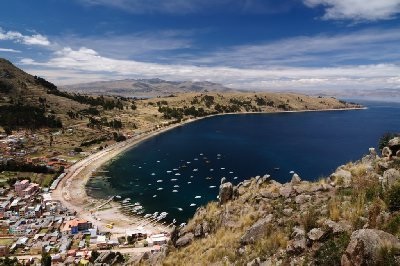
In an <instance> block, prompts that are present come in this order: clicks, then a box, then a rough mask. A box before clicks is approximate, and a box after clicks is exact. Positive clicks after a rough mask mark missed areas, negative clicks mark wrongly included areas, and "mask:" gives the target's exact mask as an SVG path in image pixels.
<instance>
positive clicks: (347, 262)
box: [341, 229, 400, 266]
mask: <svg viewBox="0 0 400 266" xmlns="http://www.w3.org/2000/svg"><path fill="white" fill-rule="evenodd" d="M382 248H394V249H398V248H400V241H399V240H398V239H397V237H395V236H394V235H391V234H389V233H386V232H384V231H381V230H376V229H361V230H357V231H355V232H353V234H352V235H351V238H350V243H349V245H348V246H347V248H346V251H345V253H344V254H343V256H342V259H341V264H342V265H343V266H353V265H379V263H380V261H379V260H380V257H379V256H380V251H381V250H382Z"/></svg>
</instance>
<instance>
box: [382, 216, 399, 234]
mask: <svg viewBox="0 0 400 266" xmlns="http://www.w3.org/2000/svg"><path fill="white" fill-rule="evenodd" d="M399 229H400V214H398V215H396V216H394V217H391V218H390V219H389V221H388V222H387V223H386V224H385V225H384V226H383V230H385V231H387V232H388V233H391V234H393V235H397V234H398V233H399Z"/></svg>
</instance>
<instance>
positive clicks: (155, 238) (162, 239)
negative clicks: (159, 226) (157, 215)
mask: <svg viewBox="0 0 400 266" xmlns="http://www.w3.org/2000/svg"><path fill="white" fill-rule="evenodd" d="M167 241H168V239H167V237H166V236H165V235H164V234H157V235H152V236H150V237H149V238H148V239H147V242H148V243H149V245H150V246H153V245H164V244H167Z"/></svg>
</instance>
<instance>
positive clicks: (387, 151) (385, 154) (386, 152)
mask: <svg viewBox="0 0 400 266" xmlns="http://www.w3.org/2000/svg"><path fill="white" fill-rule="evenodd" d="M392 154H393V153H392V151H391V150H390V148H389V147H383V149H382V156H383V157H386V158H390V156H392Z"/></svg>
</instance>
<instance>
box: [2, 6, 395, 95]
mask: <svg viewBox="0 0 400 266" xmlns="http://www.w3.org/2000/svg"><path fill="white" fill-rule="evenodd" d="M4 6H5V7H6V8H3V9H2V10H0V14H1V17H2V20H0V57H4V58H7V59H8V60H10V61H12V62H13V63H14V64H16V65H17V66H18V67H20V68H22V69H23V70H24V71H26V72H28V73H30V74H33V75H38V76H42V77H44V78H46V79H48V80H50V81H51V82H54V83H55V84H57V85H68V84H77V83H87V82H96V81H108V80H121V79H152V78H160V79H164V80H171V81H210V82H215V83H220V84H222V85H224V86H226V87H230V88H234V89H242V90H243V89H244V90H249V91H252V90H270V91H271V90H277V91H280V90H292V91H295V92H304V91H307V92H310V91H311V92H312V91H316V92H317V91H327V92H337V91H340V90H342V91H349V92H354V93H359V92H362V91H364V90H370V91H371V90H380V89H389V90H398V89H399V88H400V75H399V73H400V65H399V59H400V54H399V53H398V48H397V47H398V44H399V43H400V34H399V33H400V31H399V26H400V23H399V22H400V20H399V16H398V14H399V12H400V1H397V0H394V1H392V0H385V1H379V0H373V1H370V2H369V4H368V6H365V5H363V3H362V1H361V2H360V1H358V0H351V1H343V0H302V1H300V0H298V1H296V0H285V1H279V3H277V2H276V1H258V0H255V1H245V0H243V1H242V0H236V1H233V0H218V1H208V0H207V1H197V0H191V1H170V0H165V1H141V0H134V1H126V0H118V1H108V0H74V1H66V0H62V1H57V2H55V1H53V0H45V1H41V3H40V4H37V3H32V2H30V1H24V0H20V1H14V2H12V3H10V2H8V3H6V4H4ZM61 10H62V13H61V12H60V11H61ZM26 14H29V15H26ZM382 92H383V90H382Z"/></svg>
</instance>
